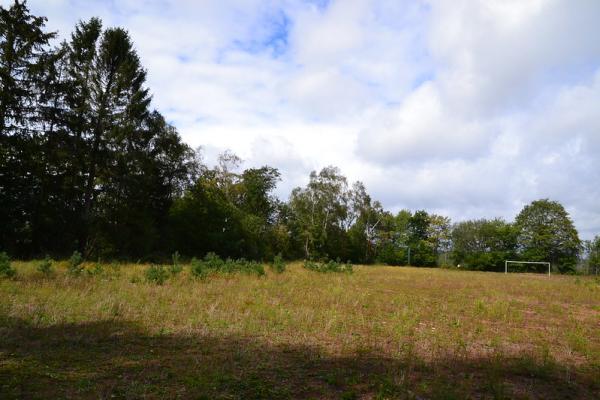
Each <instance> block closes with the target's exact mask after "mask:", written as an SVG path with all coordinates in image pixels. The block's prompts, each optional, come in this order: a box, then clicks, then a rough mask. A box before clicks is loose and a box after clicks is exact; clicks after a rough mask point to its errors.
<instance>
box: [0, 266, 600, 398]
mask: <svg viewBox="0 0 600 400" xmlns="http://www.w3.org/2000/svg"><path fill="white" fill-rule="evenodd" d="M38 265H39V261H38V262H13V266H14V267H15V269H16V270H17V276H16V277H15V278H13V279H2V280H0V397H1V398H3V399H4V398H6V399H10V398H19V399H20V398H40V399H48V398H90V399H91V398H94V399H97V398H127V399H132V398H183V399H188V398H193V399H259V398H262V399H280V398H281V399H288V398H289V399H295V398H302V399H464V398H477V399H479V398H481V399H508V398H510V399H512V398H516V399H569V398H571V399H597V398H600V280H599V279H598V278H594V277H577V276H558V275H557V276H551V277H548V276H545V275H535V274H509V275H504V274H498V273H484V272H467V271H457V270H445V269H428V268H409V267H386V266H354V271H353V273H319V272H315V271H312V270H308V269H305V268H303V267H302V264H301V263H292V264H291V265H288V266H287V269H286V271H285V272H283V273H276V272H274V271H272V270H271V269H269V268H265V270H266V275H264V276H257V275H244V274H213V275H209V276H206V277H204V278H202V279H199V278H197V277H194V276H192V275H191V273H190V266H189V265H184V266H183V271H181V272H179V271H175V272H174V273H173V274H172V276H171V275H169V276H168V278H167V279H166V280H165V282H164V283H163V284H161V285H159V284H156V283H154V282H152V281H148V279H147V277H146V274H145V271H146V270H147V269H148V266H147V265H141V264H98V265H96V264H88V265H85V271H83V273H82V274H81V276H77V277H74V276H70V275H69V274H67V272H66V270H67V262H61V263H55V264H54V267H53V269H54V271H51V272H48V273H47V274H44V273H42V272H40V271H39V270H38ZM178 272H179V273H178Z"/></svg>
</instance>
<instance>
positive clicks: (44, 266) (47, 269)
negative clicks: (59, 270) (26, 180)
mask: <svg viewBox="0 0 600 400" xmlns="http://www.w3.org/2000/svg"><path fill="white" fill-rule="evenodd" d="M37 270H38V271H39V272H41V273H42V274H44V275H45V276H50V275H52V274H53V273H54V268H52V259H51V258H50V257H49V256H46V258H44V261H42V262H41V263H39V264H38V266H37Z"/></svg>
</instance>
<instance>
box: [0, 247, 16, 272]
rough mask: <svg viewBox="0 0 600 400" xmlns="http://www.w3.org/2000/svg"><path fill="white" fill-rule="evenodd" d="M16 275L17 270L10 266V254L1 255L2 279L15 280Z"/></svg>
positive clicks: (0, 268)
mask: <svg viewBox="0 0 600 400" xmlns="http://www.w3.org/2000/svg"><path fill="white" fill-rule="evenodd" d="M15 275H17V270H15V269H14V268H13V267H12V266H11V265H10V258H9V257H8V254H6V253H4V252H2V253H0V278H1V277H4V278H13V277H14V276H15Z"/></svg>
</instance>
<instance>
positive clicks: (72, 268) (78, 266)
mask: <svg viewBox="0 0 600 400" xmlns="http://www.w3.org/2000/svg"><path fill="white" fill-rule="evenodd" d="M67 272H68V273H69V275H71V276H79V275H81V274H82V273H83V257H82V256H81V253H80V252H78V251H77V250H75V251H74V252H73V254H72V255H71V258H69V266H68V268H67Z"/></svg>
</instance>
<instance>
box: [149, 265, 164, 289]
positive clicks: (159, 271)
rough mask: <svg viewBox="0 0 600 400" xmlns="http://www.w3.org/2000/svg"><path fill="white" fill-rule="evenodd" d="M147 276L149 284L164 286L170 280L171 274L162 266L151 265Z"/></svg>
mask: <svg viewBox="0 0 600 400" xmlns="http://www.w3.org/2000/svg"><path fill="white" fill-rule="evenodd" d="M145 275H146V280H147V281H148V282H152V283H156V284H157V285H162V284H164V283H165V282H166V281H167V279H168V278H169V273H168V272H167V271H166V270H165V268H164V267H163V266H162V265H151V266H150V267H148V269H147V270H146V273H145Z"/></svg>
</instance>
